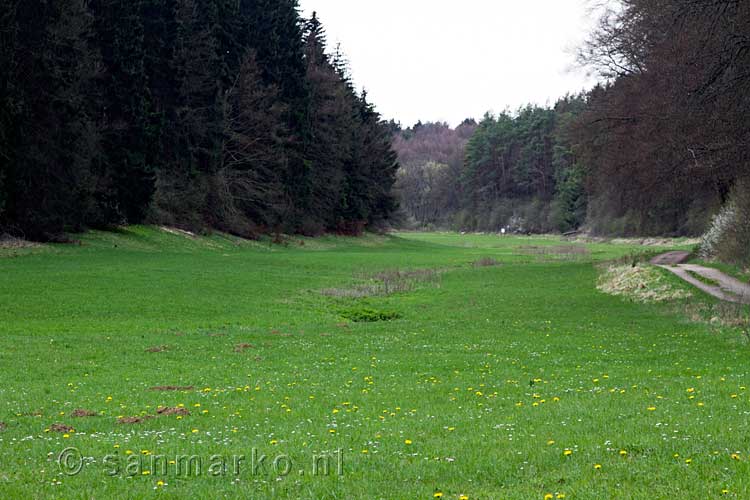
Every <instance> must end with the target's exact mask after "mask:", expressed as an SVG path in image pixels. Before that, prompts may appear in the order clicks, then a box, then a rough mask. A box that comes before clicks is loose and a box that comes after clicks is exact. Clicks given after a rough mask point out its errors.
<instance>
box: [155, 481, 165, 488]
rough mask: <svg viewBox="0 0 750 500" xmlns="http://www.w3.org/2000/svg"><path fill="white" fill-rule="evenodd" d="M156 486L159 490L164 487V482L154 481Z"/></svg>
mask: <svg viewBox="0 0 750 500" xmlns="http://www.w3.org/2000/svg"><path fill="white" fill-rule="evenodd" d="M156 486H157V487H159V488H161V487H162V486H164V481H156Z"/></svg>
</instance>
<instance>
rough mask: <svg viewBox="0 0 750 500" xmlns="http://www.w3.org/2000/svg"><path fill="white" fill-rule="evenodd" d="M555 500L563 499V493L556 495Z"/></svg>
mask: <svg viewBox="0 0 750 500" xmlns="http://www.w3.org/2000/svg"><path fill="white" fill-rule="evenodd" d="M555 498H560V499H562V498H565V493H558V494H557V496H556V497H555Z"/></svg>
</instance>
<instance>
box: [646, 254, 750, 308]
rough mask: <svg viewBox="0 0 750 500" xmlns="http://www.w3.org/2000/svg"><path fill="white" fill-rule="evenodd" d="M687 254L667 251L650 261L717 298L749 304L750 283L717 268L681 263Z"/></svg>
mask: <svg viewBox="0 0 750 500" xmlns="http://www.w3.org/2000/svg"><path fill="white" fill-rule="evenodd" d="M688 256H689V254H688V252H669V253H665V254H663V255H659V256H658V257H654V258H653V259H652V260H651V263H652V264H654V265H655V266H659V267H661V268H663V269H666V270H668V271H670V272H672V273H674V274H676V275H677V276H678V277H679V278H681V279H683V280H684V281H687V282H688V283H690V284H691V285H693V286H694V287H696V288H699V289H701V290H703V291H704V292H706V293H708V294H709V295H713V296H714V297H716V298H718V299H721V300H725V301H728V302H735V303H738V304H750V284H747V283H743V282H742V281H740V280H738V279H736V278H733V277H731V276H727V275H726V274H724V273H722V272H721V271H719V270H717V269H713V268H710V267H703V266H697V265H694V264H682V263H683V262H685V260H687V258H688ZM691 273H694V274H697V275H699V276H701V277H703V278H704V279H706V280H709V281H712V282H714V283H716V284H715V285H710V284H708V283H705V282H703V281H701V280H700V279H698V278H696V277H695V276H694V275H693V274H691Z"/></svg>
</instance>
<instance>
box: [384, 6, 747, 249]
mask: <svg viewBox="0 0 750 500" xmlns="http://www.w3.org/2000/svg"><path fill="white" fill-rule="evenodd" d="M580 62H581V64H583V65H585V66H587V67H589V68H592V69H593V70H594V71H595V72H597V74H598V75H599V76H600V77H601V80H602V83H601V84H600V85H598V86H597V87H595V88H594V89H592V90H590V91H589V92H586V93H584V94H582V95H578V96H572V97H567V98H565V99H562V100H560V101H559V102H558V103H556V104H555V105H554V106H553V107H552V108H543V107H536V106H529V107H527V108H524V109H521V110H519V111H518V112H514V113H503V114H500V115H499V116H487V117H485V119H484V120H483V121H482V122H481V123H480V124H479V125H478V127H477V129H476V131H475V132H474V133H473V135H472V136H471V138H470V139H469V140H468V142H467V143H466V144H459V145H457V146H456V150H455V154H459V155H462V156H463V158H464V161H463V164H462V165H461V167H460V168H456V167H454V168H453V170H452V172H453V173H452V174H451V175H450V176H443V177H441V176H433V177H432V179H433V180H432V181H431V182H432V184H431V185H430V186H429V187H422V188H420V189H414V188H413V183H411V182H409V179H410V178H411V177H413V176H412V175H411V174H412V173H413V171H414V169H422V168H424V166H425V165H427V164H428V163H430V162H432V163H431V164H432V167H433V170H435V169H437V170H438V171H440V170H441V168H442V165H447V164H448V163H447V162H444V161H443V160H440V159H439V158H437V157H430V156H429V155H424V156H423V157H421V158H416V159H415V158H412V157H409V156H408V154H407V153H408V152H409V151H410V150H411V149H412V145H410V144H409V142H410V141H414V140H417V141H421V140H424V139H419V132H418V131H417V132H415V131H414V130H412V129H409V130H407V131H405V132H401V133H400V136H399V137H398V138H397V139H396V141H395V144H396V146H397V149H398V150H399V152H400V154H401V157H402V159H403V160H404V162H403V163H404V165H403V168H402V171H401V173H400V177H399V179H400V184H401V189H400V191H401V192H402V193H410V196H411V195H413V193H415V192H416V193H417V194H419V193H422V195H424V193H429V195H430V196H431V195H432V193H434V192H439V193H447V192H455V193H458V194H457V197H458V198H460V200H461V202H460V203H459V204H458V205H457V204H456V203H455V202H453V201H451V202H448V201H446V202H445V203H444V204H443V205H442V209H439V210H432V211H431V212H430V213H429V214H428V215H427V216H425V215H424V214H422V213H419V212H417V211H415V210H413V209H410V205H409V202H408V201H407V200H404V202H403V204H404V206H405V208H407V215H408V216H410V217H411V218H412V221H413V222H414V223H415V224H421V225H426V224H439V225H443V226H452V227H454V228H457V229H458V228H462V229H480V230H496V229H499V228H501V227H508V226H510V227H518V228H523V230H530V231H546V230H552V229H557V230H559V231H566V230H569V229H574V228H578V227H582V228H585V229H588V230H590V231H592V232H595V233H599V234H617V235H699V234H701V233H703V232H704V231H706V229H707V228H708V227H709V226H710V224H711V220H712V216H713V215H714V214H717V213H718V212H719V211H720V210H721V208H722V207H723V206H724V207H727V206H731V207H735V208H734V209H733V210H734V212H736V213H739V214H747V213H750V201H748V199H750V186H749V184H750V180H749V179H750V127H748V118H747V117H748V116H750V71H748V68H750V3H749V2H744V1H738V0H692V1H690V2H684V1H680V0H659V1H653V0H622V1H621V2H619V5H616V6H614V7H612V8H611V9H606V10H605V11H603V12H602V15H601V19H600V22H599V24H598V26H597V28H596V29H595V30H594V31H593V32H592V33H591V35H590V37H589V39H588V42H587V43H586V44H585V45H584V47H582V49H581V51H580ZM429 128H430V127H427V129H429ZM441 134H442V135H444V136H446V137H447V136H449V135H450V133H449V132H445V131H443V132H441ZM451 141H453V139H450V140H448V141H447V143H451ZM404 142H406V143H407V144H404ZM420 165H421V166H420ZM436 166H440V167H436ZM743 207H744V208H743ZM436 213H438V214H439V215H435V214H436ZM734 220H736V224H735V226H736V227H735V229H734V230H732V231H731V233H732V234H734V235H735V236H733V237H732V238H734V240H733V241H734V243H732V245H730V243H731V242H730V241H727V242H726V244H724V245H720V246H723V247H726V246H736V247H738V248H743V247H744V248H745V249H747V250H746V251H745V253H746V255H747V254H749V253H750V237H748V236H745V238H748V239H747V240H745V241H744V242H743V241H740V242H739V243H737V241H736V240H737V238H742V236H739V235H742V234H746V235H750V228H748V227H747V225H748V224H750V219H748V218H747V217H742V216H737V217H735V219H734ZM743 224H744V225H743ZM730 239H731V238H730ZM747 258H748V259H750V255H747Z"/></svg>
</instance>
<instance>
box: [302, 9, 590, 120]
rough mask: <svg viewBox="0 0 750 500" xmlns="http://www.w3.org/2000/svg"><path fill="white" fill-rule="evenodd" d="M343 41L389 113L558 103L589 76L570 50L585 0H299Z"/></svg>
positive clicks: (452, 116)
mask: <svg viewBox="0 0 750 500" xmlns="http://www.w3.org/2000/svg"><path fill="white" fill-rule="evenodd" d="M300 4H301V8H302V13H303V15H305V16H306V17H307V16H309V15H311V14H312V12H313V11H317V12H318V16H319V17H320V19H321V21H322V22H323V24H324V25H325V27H326V30H327V33H328V42H329V46H330V47H331V48H333V47H335V44H336V43H337V42H340V43H341V45H342V48H343V50H344V52H345V53H346V55H347V56H348V58H349V59H350V62H351V68H352V73H353V76H354V81H355V83H356V84H357V86H358V87H359V88H361V87H362V86H364V87H366V88H367V91H368V92H369V95H370V97H371V100H372V101H373V102H374V103H375V104H376V105H377V108H378V110H379V111H380V112H381V114H382V115H383V116H384V117H385V118H394V119H396V120H399V121H401V122H402V123H403V124H404V125H411V124H413V123H415V122H416V121H417V120H422V121H447V122H449V123H451V124H452V125H456V124H457V123H459V122H460V121H461V120H463V119H464V118H467V117H474V118H481V116H482V115H484V113H485V112H486V111H494V112H499V111H502V110H504V109H505V108H506V107H509V108H510V109H512V110H513V109H516V108H518V107H519V106H521V105H523V104H525V103H528V102H533V103H538V104H545V103H547V102H554V101H555V99H556V98H558V97H560V96H562V95H564V94H565V93H566V92H569V91H570V92H577V91H579V90H582V89H583V88H585V87H586V88H587V87H590V86H591V85H592V84H593V82H592V81H591V79H590V78H588V77H587V76H586V75H585V73H583V72H581V71H580V70H579V71H575V70H574V65H573V62H574V57H573V55H572V54H573V49H574V48H575V47H576V46H577V44H578V43H579V42H580V41H581V39H582V38H583V37H584V36H585V34H586V32H587V31H588V29H589V27H590V26H591V24H592V21H591V20H590V19H588V16H587V13H588V12H587V8H586V4H587V1H586V0H458V1H456V0H450V1H448V0H369V1H365V0H300Z"/></svg>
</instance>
